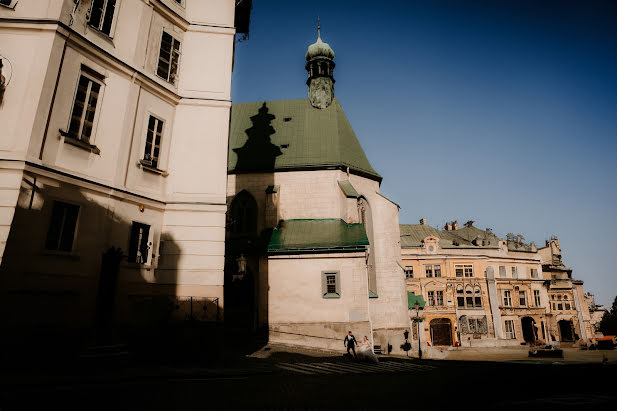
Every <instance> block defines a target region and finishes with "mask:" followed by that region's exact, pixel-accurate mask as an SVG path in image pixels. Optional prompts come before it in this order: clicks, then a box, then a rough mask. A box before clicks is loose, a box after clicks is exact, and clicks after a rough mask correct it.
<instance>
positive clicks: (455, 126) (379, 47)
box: [232, 0, 617, 304]
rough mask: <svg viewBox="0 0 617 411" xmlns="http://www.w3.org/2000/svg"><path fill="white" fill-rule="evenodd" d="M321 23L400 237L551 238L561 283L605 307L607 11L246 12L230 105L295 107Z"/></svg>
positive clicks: (614, 150) (561, 4)
mask: <svg viewBox="0 0 617 411" xmlns="http://www.w3.org/2000/svg"><path fill="white" fill-rule="evenodd" d="M318 14H319V15H320V16H321V22H322V38H323V40H324V41H325V42H327V43H329V44H330V45H331V47H332V48H333V49H334V51H335V53H336V58H335V62H336V64H337V66H336V69H335V73H334V75H335V79H336V85H335V95H336V97H337V98H338V99H339V101H340V103H341V105H342V107H343V109H344V110H345V113H346V114H347V117H348V118H349V120H350V122H351V124H352V126H353V128H354V130H355V132H356V135H357V136H358V139H359V140H360V142H361V144H362V146H363V148H364V151H365V152H366V154H367V156H368V158H369V160H370V162H371V164H372V165H373V167H374V168H375V169H376V170H377V171H378V172H379V173H380V174H381V175H382V176H383V177H384V180H383V183H382V186H381V190H382V192H383V193H384V194H385V195H386V196H388V197H390V198H391V199H392V200H393V201H395V202H397V203H398V204H400V205H401V213H400V222H401V223H409V224H415V223H417V221H418V220H419V219H420V218H421V217H426V218H427V219H428V222H429V224H431V225H433V226H443V224H444V223H445V222H446V221H449V220H458V221H459V222H461V223H463V222H465V221H467V220H475V221H476V226H478V227H480V228H485V227H490V228H492V229H493V231H494V232H495V233H497V234H498V235H501V236H503V235H505V234H506V233H508V232H513V233H520V234H522V235H523V236H524V237H525V238H526V239H527V240H528V241H535V242H536V244H538V245H539V246H543V245H544V241H545V239H547V238H548V237H550V236H551V235H557V236H558V237H559V240H560V242H561V246H562V250H563V256H564V261H565V263H566V265H568V266H569V267H571V268H573V269H574V274H573V275H574V277H575V278H577V279H581V280H584V281H585V289H586V290H588V291H590V292H592V293H593V294H595V295H596V298H597V299H598V300H599V302H601V303H604V304H610V303H611V302H612V300H613V298H614V297H615V295H616V294H617V263H616V259H615V255H616V254H617V1H614V0H611V1H597V2H594V1H575V2H567V1H547V0H543V1H538V0H530V1H525V0H517V1H493V0H491V1H472V2H470V1H446V0H426V1H422V2H416V1H402V0H401V1H391V2H388V1H381V2H377V3H376V2H374V1H373V2H362V1H353V2H352V1H316V0H315V1H311V2H299V1H274V0H268V1H264V0H261V1H260V0H254V5H253V14H252V21H251V33H250V38H249V39H248V40H246V41H244V42H241V43H238V44H237V45H236V57H235V69H234V70H235V71H234V74H233V83H232V98H233V100H234V102H247V101H259V100H283V99H296V98H302V97H306V85H305V81H306V72H305V71H304V63H305V60H304V54H305V52H306V48H307V46H308V45H309V44H311V43H313V42H314V41H315V39H316V30H315V26H316V23H315V20H316V16H317V15H318Z"/></svg>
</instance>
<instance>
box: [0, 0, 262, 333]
mask: <svg viewBox="0 0 617 411" xmlns="http://www.w3.org/2000/svg"><path fill="white" fill-rule="evenodd" d="M4 3H5V2H3V3H2V4H4ZM236 3H243V2H236V1H234V0H215V1H208V2H203V1H198V0H82V1H73V0H44V1H13V2H11V4H9V5H8V7H5V6H0V56H1V57H2V62H3V77H5V78H6V77H7V76H10V82H9V80H7V81H5V82H4V83H6V87H5V89H4V94H3V97H2V102H1V105H0V123H1V124H2V125H3V127H2V131H1V133H2V136H1V138H0V187H1V189H2V190H0V193H1V194H0V196H1V197H0V199H1V202H0V210H1V213H0V258H2V260H1V266H0V272H1V276H0V295H1V297H0V306H1V308H0V309H1V311H2V318H3V319H4V320H3V326H5V327H8V328H10V327H23V328H24V329H29V330H30V329H35V328H37V327H38V326H41V327H45V328H49V327H52V328H53V327H57V328H71V329H75V328H77V329H91V327H92V324H93V323H94V322H99V323H100V322H102V323H108V322H109V320H110V319H109V318H107V319H105V318H104V317H105V316H106V315H107V314H105V313H106V312H107V313H108V312H115V315H114V316H115V320H116V321H119V322H124V323H140V324H146V323H153V324H154V323H157V324H158V323H160V322H161V321H162V322H166V321H168V320H169V319H170V318H177V319H179V320H182V319H186V318H188V317H190V318H192V319H196V320H200V321H220V320H221V319H222V315H223V266H224V240H225V213H226V184H225V182H226V152H227V138H228V126H229V113H230V108H231V101H230V87H231V71H232V63H233V50H234V37H235V34H236V33H237V32H240V33H247V30H248V13H249V12H250V1H245V2H244V4H243V5H241V6H238V5H237V4H236ZM247 5H248V7H247ZM238 21H239V22H240V24H241V25H242V27H241V28H240V29H239V30H236V28H235V24H236V23H237V22H238ZM7 67H10V73H9V71H8V69H7ZM112 247H113V248H112ZM118 249H121V252H120V251H118ZM103 254H105V257H102V256H103ZM116 285H117V287H116ZM116 290H117V292H116ZM16 307H19V309H16ZM12 335H14V334H12Z"/></svg>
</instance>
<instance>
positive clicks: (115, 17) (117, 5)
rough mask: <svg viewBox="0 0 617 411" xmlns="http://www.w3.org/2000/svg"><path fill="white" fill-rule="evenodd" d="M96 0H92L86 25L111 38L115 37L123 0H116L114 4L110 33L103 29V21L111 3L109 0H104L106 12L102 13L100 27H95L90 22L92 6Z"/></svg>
mask: <svg viewBox="0 0 617 411" xmlns="http://www.w3.org/2000/svg"><path fill="white" fill-rule="evenodd" d="M95 1H96V0H92V2H91V3H90V9H89V10H88V21H87V23H86V25H87V26H88V27H90V28H91V29H94V31H96V32H97V33H100V34H102V35H104V36H106V37H108V38H110V39H113V38H114V34H115V32H116V24H117V22H118V13H119V10H120V3H121V2H122V0H116V3H115V6H114V15H113V17H112V18H111V25H110V27H109V33H105V32H104V31H103V22H104V21H105V15H106V13H107V5H108V4H109V0H102V1H103V3H104V7H103V9H104V12H103V13H102V14H101V21H100V22H99V27H95V26H93V25H92V24H90V18H91V17H92V8H93V7H94V2H95Z"/></svg>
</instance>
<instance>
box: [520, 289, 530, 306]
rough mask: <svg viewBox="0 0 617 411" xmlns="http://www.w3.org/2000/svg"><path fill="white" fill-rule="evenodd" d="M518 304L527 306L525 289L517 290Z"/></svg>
mask: <svg viewBox="0 0 617 411" xmlns="http://www.w3.org/2000/svg"><path fill="white" fill-rule="evenodd" d="M518 305H519V307H527V306H528V300H527V290H519V292H518Z"/></svg>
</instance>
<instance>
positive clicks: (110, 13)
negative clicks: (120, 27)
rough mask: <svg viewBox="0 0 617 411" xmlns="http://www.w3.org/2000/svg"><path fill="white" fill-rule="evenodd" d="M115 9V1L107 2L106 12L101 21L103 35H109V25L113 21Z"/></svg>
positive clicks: (108, 0) (109, 0)
mask: <svg viewBox="0 0 617 411" xmlns="http://www.w3.org/2000/svg"><path fill="white" fill-rule="evenodd" d="M115 9H116V0H107V10H105V18H104V19H103V27H101V31H102V32H103V33H105V34H109V33H111V23H112V21H113V19H114V12H115Z"/></svg>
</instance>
